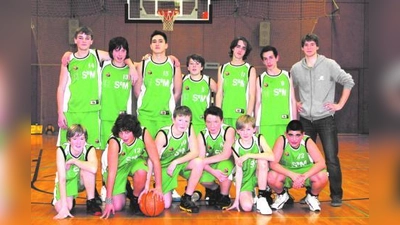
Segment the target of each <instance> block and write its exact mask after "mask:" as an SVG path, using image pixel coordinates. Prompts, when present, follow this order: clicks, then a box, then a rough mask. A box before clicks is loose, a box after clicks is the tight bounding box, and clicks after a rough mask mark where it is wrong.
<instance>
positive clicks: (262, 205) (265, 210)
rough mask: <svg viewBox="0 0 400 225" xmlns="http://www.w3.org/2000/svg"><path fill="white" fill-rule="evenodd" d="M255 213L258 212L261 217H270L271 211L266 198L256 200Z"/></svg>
mask: <svg viewBox="0 0 400 225" xmlns="http://www.w3.org/2000/svg"><path fill="white" fill-rule="evenodd" d="M257 211H259V212H260V213H261V214H263V215H271V214H272V210H271V208H270V207H269V205H268V202H267V199H266V198H258V199H257Z"/></svg>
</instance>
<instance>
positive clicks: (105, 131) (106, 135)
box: [100, 120, 115, 150]
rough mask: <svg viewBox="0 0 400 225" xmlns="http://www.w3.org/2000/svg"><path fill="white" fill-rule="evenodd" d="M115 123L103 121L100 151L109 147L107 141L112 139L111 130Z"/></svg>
mask: <svg viewBox="0 0 400 225" xmlns="http://www.w3.org/2000/svg"><path fill="white" fill-rule="evenodd" d="M114 123H115V121H111V120H102V121H101V124H100V149H101V150H104V149H106V146H107V141H108V139H110V135H111V134H112V132H111V129H112V127H113V126H114Z"/></svg>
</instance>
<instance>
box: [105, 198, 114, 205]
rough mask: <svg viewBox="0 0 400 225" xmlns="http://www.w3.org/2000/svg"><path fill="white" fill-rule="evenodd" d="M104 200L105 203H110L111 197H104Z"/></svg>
mask: <svg viewBox="0 0 400 225" xmlns="http://www.w3.org/2000/svg"><path fill="white" fill-rule="evenodd" d="M104 202H105V203H106V204H112V198H106V199H105V200H104Z"/></svg>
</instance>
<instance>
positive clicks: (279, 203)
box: [271, 191, 289, 209]
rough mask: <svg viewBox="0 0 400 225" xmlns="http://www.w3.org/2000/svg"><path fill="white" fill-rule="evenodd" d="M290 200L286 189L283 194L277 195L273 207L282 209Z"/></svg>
mask: <svg viewBox="0 0 400 225" xmlns="http://www.w3.org/2000/svg"><path fill="white" fill-rule="evenodd" d="M288 200H289V195H288V193H287V192H286V191H284V193H283V194H280V195H277V196H276V199H275V202H274V203H272V205H271V208H273V209H282V207H283V205H285V203H286V202H287V201H288Z"/></svg>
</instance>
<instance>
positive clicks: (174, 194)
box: [172, 189, 181, 202]
mask: <svg viewBox="0 0 400 225" xmlns="http://www.w3.org/2000/svg"><path fill="white" fill-rule="evenodd" d="M172 201H173V202H180V201H181V196H180V195H179V194H178V192H176V190H175V189H174V190H173V191H172Z"/></svg>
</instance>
